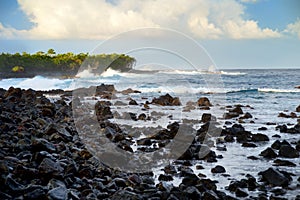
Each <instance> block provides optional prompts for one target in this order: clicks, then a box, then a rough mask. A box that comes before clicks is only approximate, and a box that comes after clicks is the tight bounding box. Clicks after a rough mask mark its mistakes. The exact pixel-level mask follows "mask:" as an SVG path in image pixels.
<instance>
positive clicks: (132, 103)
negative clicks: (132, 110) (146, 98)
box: [128, 99, 139, 106]
mask: <svg viewBox="0 0 300 200" xmlns="http://www.w3.org/2000/svg"><path fill="white" fill-rule="evenodd" d="M128 105H131V106H136V105H139V104H138V103H137V102H136V101H135V100H134V99H131V100H130V101H129V103H128Z"/></svg>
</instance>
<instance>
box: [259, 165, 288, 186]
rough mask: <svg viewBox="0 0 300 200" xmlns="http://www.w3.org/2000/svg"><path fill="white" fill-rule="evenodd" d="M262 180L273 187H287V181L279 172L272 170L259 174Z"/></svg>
mask: <svg viewBox="0 0 300 200" xmlns="http://www.w3.org/2000/svg"><path fill="white" fill-rule="evenodd" d="M259 175H261V176H262V180H263V181H265V182H267V183H268V184H271V185H274V186H283V187H284V186H287V185H288V184H289V179H288V178H287V177H286V176H285V175H284V174H283V173H281V172H280V171H278V170H277V169H274V168H269V169H267V170H266V171H262V172H259Z"/></svg>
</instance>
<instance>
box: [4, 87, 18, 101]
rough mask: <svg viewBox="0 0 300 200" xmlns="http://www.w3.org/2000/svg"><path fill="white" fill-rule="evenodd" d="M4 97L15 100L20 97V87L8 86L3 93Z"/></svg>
mask: <svg viewBox="0 0 300 200" xmlns="http://www.w3.org/2000/svg"><path fill="white" fill-rule="evenodd" d="M3 97H4V98H5V99H8V100H12V99H13V101H15V100H17V99H20V98H21V97H22V90H21V89H20V88H14V87H10V88H9V89H8V90H7V91H6V92H5V93H4V95H3Z"/></svg>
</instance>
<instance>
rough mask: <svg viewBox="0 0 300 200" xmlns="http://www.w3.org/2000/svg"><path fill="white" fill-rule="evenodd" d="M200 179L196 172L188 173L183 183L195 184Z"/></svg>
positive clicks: (187, 184) (186, 184)
mask: <svg viewBox="0 0 300 200" xmlns="http://www.w3.org/2000/svg"><path fill="white" fill-rule="evenodd" d="M198 181H200V179H199V177H198V176H197V175H195V174H188V175H186V176H185V177H184V178H183V179H182V182H181V183H182V184H183V185H185V186H194V185H197V183H198Z"/></svg>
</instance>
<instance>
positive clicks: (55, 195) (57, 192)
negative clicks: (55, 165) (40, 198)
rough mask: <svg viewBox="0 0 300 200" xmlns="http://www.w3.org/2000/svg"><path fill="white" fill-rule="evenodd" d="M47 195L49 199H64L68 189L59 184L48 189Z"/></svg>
mask: <svg viewBox="0 0 300 200" xmlns="http://www.w3.org/2000/svg"><path fill="white" fill-rule="evenodd" d="M47 197H48V199H51V200H66V199H67V197H68V190H67V189H66V188H65V187H63V186H59V187H56V188H53V189H52V190H49V192H48V193H47Z"/></svg>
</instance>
